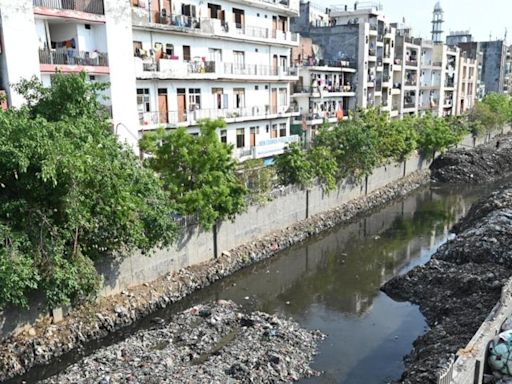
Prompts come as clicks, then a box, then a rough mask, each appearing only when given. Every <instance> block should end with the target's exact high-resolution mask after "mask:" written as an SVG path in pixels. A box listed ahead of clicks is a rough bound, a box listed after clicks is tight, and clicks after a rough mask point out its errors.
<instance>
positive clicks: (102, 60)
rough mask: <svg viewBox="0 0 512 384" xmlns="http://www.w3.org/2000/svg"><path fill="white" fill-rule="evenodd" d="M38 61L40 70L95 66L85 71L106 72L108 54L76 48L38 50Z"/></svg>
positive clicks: (80, 69)
mask: <svg viewBox="0 0 512 384" xmlns="http://www.w3.org/2000/svg"><path fill="white" fill-rule="evenodd" d="M39 63H40V64H41V71H42V72H55V70H56V69H59V70H61V71H63V72H80V71H82V70H85V68H84V67H95V68H96V69H91V70H87V72H97V73H105V74H106V73H108V72H109V69H108V54H107V53H102V52H84V51H77V50H76V49H68V50H66V51H54V50H52V51H48V50H44V49H40V50H39Z"/></svg>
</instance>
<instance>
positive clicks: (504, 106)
mask: <svg viewBox="0 0 512 384" xmlns="http://www.w3.org/2000/svg"><path fill="white" fill-rule="evenodd" d="M482 103H483V104H485V105H487V106H488V107H489V109H490V110H491V112H492V113H493V114H494V117H495V124H494V125H493V126H491V127H489V129H494V128H499V127H501V126H503V124H505V123H507V122H511V121H512V109H511V98H510V96H508V95H503V94H499V93H489V94H488V95H486V96H485V98H484V99H483V100H482Z"/></svg>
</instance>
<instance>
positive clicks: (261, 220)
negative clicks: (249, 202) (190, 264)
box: [217, 188, 306, 254]
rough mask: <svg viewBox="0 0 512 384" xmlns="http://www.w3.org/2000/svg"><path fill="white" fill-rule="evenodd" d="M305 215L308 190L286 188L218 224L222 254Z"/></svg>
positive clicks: (218, 239)
mask: <svg viewBox="0 0 512 384" xmlns="http://www.w3.org/2000/svg"><path fill="white" fill-rule="evenodd" d="M305 218H306V192H305V191H303V190H301V189H299V188H286V189H285V190H284V191H283V192H282V193H281V194H279V195H278V196H277V197H276V198H274V199H273V200H272V201H270V202H268V203H267V204H265V205H262V206H258V205H256V206H251V207H249V209H248V210H247V212H245V213H242V214H240V215H238V216H237V217H236V218H235V220H234V221H233V222H231V221H225V222H224V223H222V224H221V225H219V226H218V230H217V246H218V252H219V254H220V253H221V252H222V251H227V250H229V249H231V248H234V247H236V246H238V245H241V244H243V243H246V242H248V241H251V240H255V239H257V238H258V237H261V236H262V235H264V234H266V233H269V232H273V231H277V230H279V229H282V228H285V227H287V226H289V225H292V224H294V223H296V222H297V221H300V220H304V219H305Z"/></svg>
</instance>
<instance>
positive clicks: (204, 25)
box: [135, 8, 298, 42]
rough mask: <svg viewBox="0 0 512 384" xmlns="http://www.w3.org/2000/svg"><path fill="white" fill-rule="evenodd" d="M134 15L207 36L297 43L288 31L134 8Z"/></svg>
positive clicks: (295, 34) (294, 34)
mask: <svg viewBox="0 0 512 384" xmlns="http://www.w3.org/2000/svg"><path fill="white" fill-rule="evenodd" d="M135 9H136V10H137V11H136V13H135V14H137V16H139V17H140V16H141V15H142V17H141V20H143V21H144V22H147V21H148V20H150V22H152V23H156V24H161V25H170V26H173V27H175V28H180V29H192V30H199V31H201V32H204V33H209V34H222V35H237V36H245V37H253V38H258V39H274V40H277V41H292V42H297V41H298V34H297V33H295V32H289V31H280V30H273V29H270V28H263V27H259V26H253V25H245V24H239V23H234V22H228V21H222V20H220V19H212V18H208V17H201V18H197V17H190V16H185V15H170V16H163V15H153V14H151V13H149V14H148V12H147V10H145V9H141V8H135Z"/></svg>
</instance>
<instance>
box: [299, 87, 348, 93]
mask: <svg viewBox="0 0 512 384" xmlns="http://www.w3.org/2000/svg"><path fill="white" fill-rule="evenodd" d="M355 91H356V87H355V85H340V86H338V85H334V86H331V87H328V88H324V89H320V87H294V88H293V92H294V93H309V94H313V93H323V92H325V93H341V92H355Z"/></svg>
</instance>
